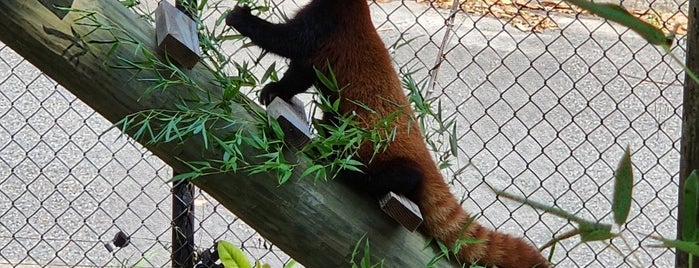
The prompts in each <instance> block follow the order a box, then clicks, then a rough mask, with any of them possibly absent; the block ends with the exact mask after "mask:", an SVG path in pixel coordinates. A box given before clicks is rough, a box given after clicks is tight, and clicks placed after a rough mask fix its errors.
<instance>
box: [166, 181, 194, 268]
mask: <svg viewBox="0 0 699 268" xmlns="http://www.w3.org/2000/svg"><path fill="white" fill-rule="evenodd" d="M173 175H176V174H173ZM171 257H172V267H173V268H176V267H177V268H179V267H192V266H193V265H194V185H193V184H192V183H190V182H189V181H188V180H180V181H176V182H174V183H173V185H172V256H171Z"/></svg>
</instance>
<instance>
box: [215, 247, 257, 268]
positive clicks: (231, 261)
mask: <svg viewBox="0 0 699 268" xmlns="http://www.w3.org/2000/svg"><path fill="white" fill-rule="evenodd" d="M216 251H217V252H218V257H219V259H220V260H221V263H223V267H226V268H252V266H251V265H250V262H249V261H248V259H247V257H245V254H243V251H241V250H240V249H239V248H238V247H236V246H234V245H233V244H231V243H229V242H226V241H218V243H217V244H216Z"/></svg>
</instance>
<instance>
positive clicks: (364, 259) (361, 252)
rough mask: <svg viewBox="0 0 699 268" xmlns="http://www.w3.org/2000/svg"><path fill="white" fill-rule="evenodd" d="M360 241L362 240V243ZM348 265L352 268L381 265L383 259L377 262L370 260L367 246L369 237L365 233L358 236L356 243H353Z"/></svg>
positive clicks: (372, 267)
mask: <svg viewBox="0 0 699 268" xmlns="http://www.w3.org/2000/svg"><path fill="white" fill-rule="evenodd" d="M362 241H364V243H363V245H362ZM359 256H361V258H359V260H358V261H359V263H357V258H358V257H359ZM350 265H351V267H352V268H375V267H378V268H381V267H383V260H381V261H379V262H378V263H372V262H371V248H370V247H369V238H368V237H366V235H364V236H362V237H361V238H359V240H358V241H357V243H356V244H355V245H354V249H353V250H352V256H351V257H350Z"/></svg>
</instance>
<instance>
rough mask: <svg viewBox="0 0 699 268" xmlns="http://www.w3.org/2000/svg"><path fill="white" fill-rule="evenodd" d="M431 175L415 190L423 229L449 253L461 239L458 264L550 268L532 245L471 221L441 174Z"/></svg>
mask: <svg viewBox="0 0 699 268" xmlns="http://www.w3.org/2000/svg"><path fill="white" fill-rule="evenodd" d="M435 171H436V170H435ZM428 173H430V172H428ZM431 173H432V174H424V176H425V177H423V180H424V181H423V184H422V187H421V189H420V190H418V195H419V198H418V200H420V202H419V204H418V206H419V207H420V209H421V211H422V215H423V218H424V223H423V227H422V229H423V231H424V232H425V233H426V234H427V235H430V236H432V237H434V238H436V239H438V240H440V241H442V242H443V243H444V244H445V245H447V247H449V248H450V249H451V248H453V247H454V245H455V243H456V241H457V240H459V239H464V240H465V241H466V242H465V243H460V244H461V246H460V250H459V252H458V254H457V258H458V259H459V260H460V261H461V262H467V263H477V264H480V265H485V266H489V267H490V266H497V267H501V268H515V267H516V268H524V267H537V268H546V267H550V265H549V263H548V262H547V261H546V259H545V258H544V257H543V256H542V255H541V253H540V252H539V250H538V249H536V248H535V247H534V245H532V244H530V243H528V242H525V241H524V240H522V239H521V238H518V237H514V236H511V235H507V234H504V233H499V232H497V231H493V230H490V229H488V228H486V227H483V226H482V225H480V224H479V223H478V222H476V221H474V220H473V218H472V217H471V216H470V215H469V214H468V213H467V212H466V211H465V210H464V209H463V207H462V206H461V205H460V204H459V202H457V200H456V197H454V195H453V194H451V192H450V190H449V186H448V185H447V184H446V183H445V182H444V180H443V178H442V176H441V174H439V172H438V171H436V172H431ZM427 189H428V190H427ZM474 241H475V242H474Z"/></svg>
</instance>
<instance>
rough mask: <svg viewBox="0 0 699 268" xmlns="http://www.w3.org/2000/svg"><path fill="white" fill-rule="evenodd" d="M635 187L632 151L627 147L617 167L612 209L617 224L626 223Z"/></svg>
mask: <svg viewBox="0 0 699 268" xmlns="http://www.w3.org/2000/svg"><path fill="white" fill-rule="evenodd" d="M632 189H633V166H632V165H631V151H630V149H629V147H628V146H627V147H626V151H625V152H624V156H623V157H622V158H621V162H619V167H618V168H617V169H616V174H615V180H614V199H613V201H612V211H613V212H614V222H615V223H616V224H617V225H623V224H624V223H626V218H628V216H629V211H630V210H631V190H632Z"/></svg>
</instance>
